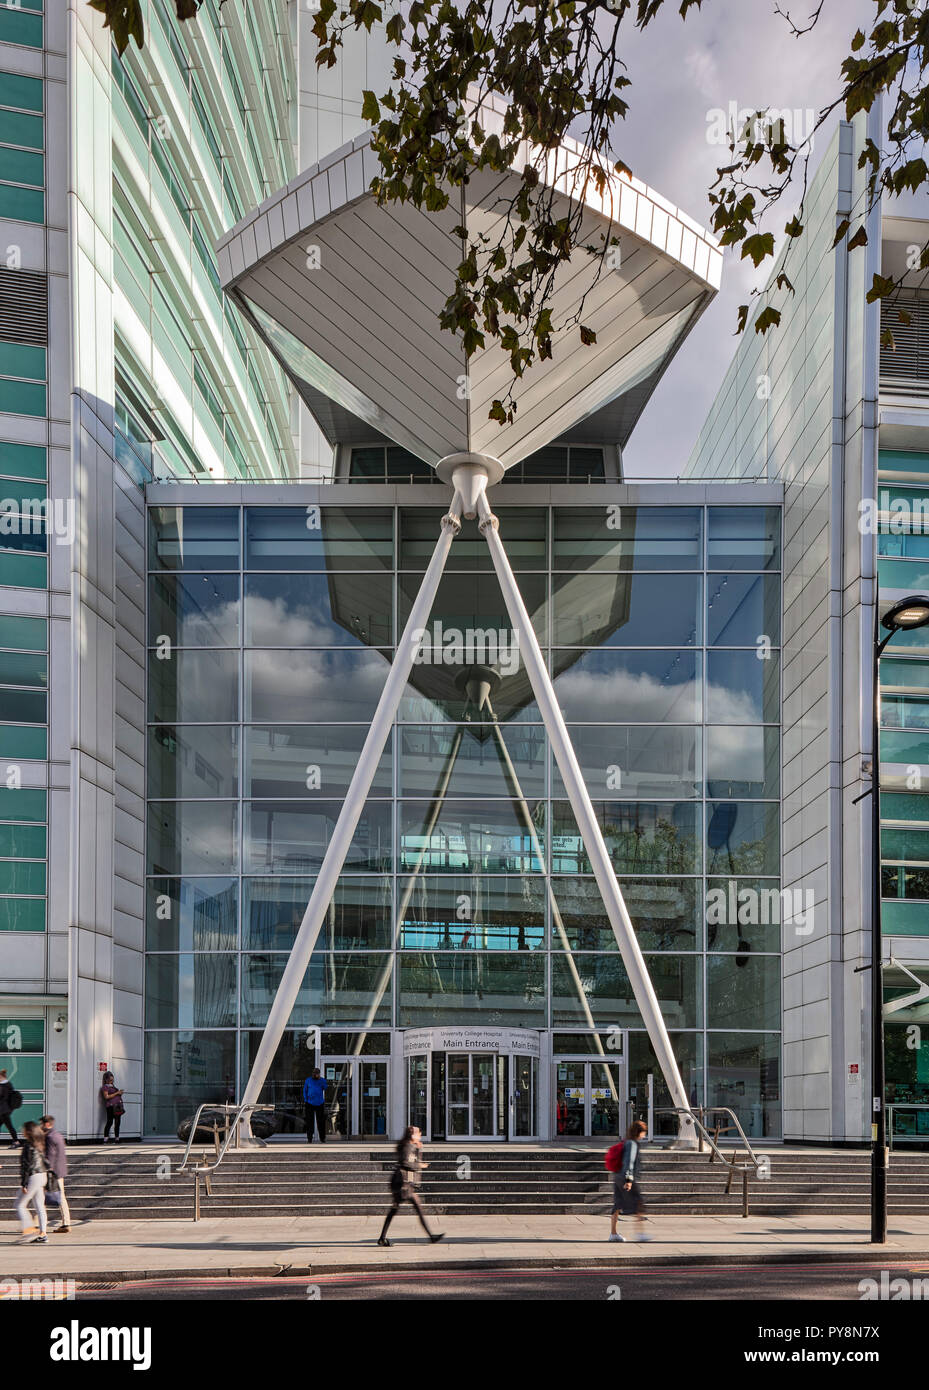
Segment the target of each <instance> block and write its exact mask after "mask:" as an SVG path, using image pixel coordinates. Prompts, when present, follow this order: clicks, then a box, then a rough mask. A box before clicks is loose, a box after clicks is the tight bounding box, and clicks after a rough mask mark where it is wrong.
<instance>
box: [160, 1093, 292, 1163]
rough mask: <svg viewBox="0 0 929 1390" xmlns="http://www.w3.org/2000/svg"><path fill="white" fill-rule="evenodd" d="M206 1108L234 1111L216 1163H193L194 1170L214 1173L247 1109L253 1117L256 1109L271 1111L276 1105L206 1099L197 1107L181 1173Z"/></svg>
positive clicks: (225, 1113)
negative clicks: (245, 1103)
mask: <svg viewBox="0 0 929 1390" xmlns="http://www.w3.org/2000/svg"><path fill="white" fill-rule="evenodd" d="M204 1110H222V1112H223V1114H224V1115H228V1114H229V1112H230V1111H232V1112H233V1121H232V1124H231V1125H227V1126H226V1137H225V1139H224V1140H223V1143H222V1147H221V1149H220V1150H219V1153H218V1154H217V1155H216V1162H215V1163H195V1164H194V1165H193V1171H194V1172H199V1173H212V1172H214V1171H215V1170H216V1169H217V1168H218V1167H219V1165H220V1164H221V1163H222V1161H223V1158H224V1157H225V1154H226V1150H227V1149H228V1147H229V1144H230V1143H231V1141H232V1137H233V1135H234V1134H235V1132H236V1130H237V1129H238V1127H239V1125H240V1123H241V1121H242V1118H243V1116H244V1115H245V1113H246V1111H247V1112H248V1115H249V1118H251V1116H252V1115H253V1114H254V1113H255V1111H256V1110H271V1111H273V1110H274V1106H273V1105H226V1104H220V1103H219V1102H217V1101H215V1100H205V1101H203V1103H202V1104H201V1105H200V1106H198V1108H197V1113H196V1115H195V1116H194V1118H193V1123H192V1124H191V1126H190V1134H189V1135H188V1136H187V1147H186V1148H185V1150H184V1161H183V1163H182V1164H181V1166H180V1168H179V1169H178V1172H179V1173H183V1172H184V1171H185V1169H186V1168H187V1165H188V1160H189V1159H190V1150H191V1148H192V1147H193V1144H194V1140H195V1137H196V1133H197V1129H198V1127H199V1123H200V1116H201V1115H202V1114H203V1112H204ZM258 1142H259V1143H260V1144H264V1140H259V1141H258Z"/></svg>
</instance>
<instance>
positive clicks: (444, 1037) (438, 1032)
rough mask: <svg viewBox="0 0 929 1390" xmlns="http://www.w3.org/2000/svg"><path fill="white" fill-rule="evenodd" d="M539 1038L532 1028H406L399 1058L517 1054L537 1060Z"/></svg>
mask: <svg viewBox="0 0 929 1390" xmlns="http://www.w3.org/2000/svg"><path fill="white" fill-rule="evenodd" d="M539 1051H540V1044H539V1034H538V1033H537V1032H536V1031H535V1030H534V1029H532V1028H408V1029H407V1030H406V1032H405V1033H404V1035H403V1055H404V1057H412V1056H414V1055H415V1054H416V1053H419V1052H502V1053H507V1052H521V1053H523V1054H524V1055H526V1056H529V1057H538V1055H539Z"/></svg>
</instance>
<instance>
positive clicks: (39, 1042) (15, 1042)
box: [0, 1018, 45, 1071]
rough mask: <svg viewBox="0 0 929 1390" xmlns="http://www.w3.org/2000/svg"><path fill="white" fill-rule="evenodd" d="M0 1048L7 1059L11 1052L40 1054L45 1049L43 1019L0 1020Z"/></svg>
mask: <svg viewBox="0 0 929 1390" xmlns="http://www.w3.org/2000/svg"><path fill="white" fill-rule="evenodd" d="M0 1047H2V1048H4V1049H5V1051H6V1054H7V1056H8V1057H9V1055H10V1054H11V1053H13V1052H17V1053H19V1052H41V1051H42V1050H43V1048H44V1047H45V1021H44V1019H41V1018H0ZM7 1071H9V1067H8V1066H7Z"/></svg>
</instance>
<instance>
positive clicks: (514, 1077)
mask: <svg viewBox="0 0 929 1390" xmlns="http://www.w3.org/2000/svg"><path fill="white" fill-rule="evenodd" d="M509 1067H510V1094H511V1097H512V1099H511V1101H510V1138H511V1139H536V1138H537V1137H538V1133H539V1100H538V1093H539V1059H538V1058H537V1057H523V1056H521V1055H520V1054H518V1053H514V1054H513V1055H512V1056H511V1057H510V1059H509Z"/></svg>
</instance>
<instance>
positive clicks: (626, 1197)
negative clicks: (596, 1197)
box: [613, 1173, 645, 1216]
mask: <svg viewBox="0 0 929 1390" xmlns="http://www.w3.org/2000/svg"><path fill="white" fill-rule="evenodd" d="M613 1211H614V1212H619V1213H620V1215H621V1216H641V1215H642V1213H643V1212H644V1211H645V1201H644V1199H643V1197H642V1189H641V1188H640V1187H639V1184H638V1183H637V1182H634V1183H633V1184H632V1187H631V1188H630V1189H629V1191H628V1192H627V1191H626V1180H625V1178H622V1177H620V1175H619V1174H618V1173H617V1174H616V1176H615V1177H614V1179H613Z"/></svg>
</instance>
